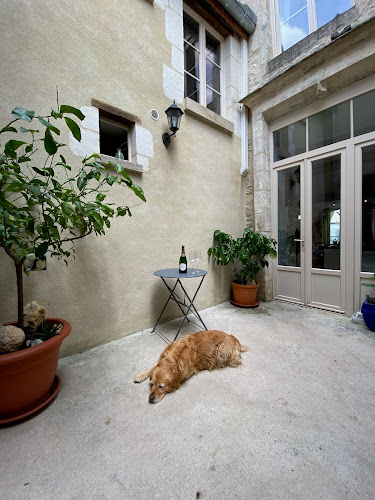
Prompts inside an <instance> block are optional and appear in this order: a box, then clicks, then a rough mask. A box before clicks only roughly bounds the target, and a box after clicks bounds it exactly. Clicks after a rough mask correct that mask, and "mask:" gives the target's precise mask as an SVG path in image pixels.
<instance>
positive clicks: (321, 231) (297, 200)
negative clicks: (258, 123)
mask: <svg viewBox="0 0 375 500" xmlns="http://www.w3.org/2000/svg"><path fill="white" fill-rule="evenodd" d="M353 176H354V174H353ZM348 180H349V182H352V183H353V181H354V179H348V178H347V168H346V149H345V148H344V149H336V150H334V151H330V152H329V153H326V154H324V155H319V156H312V157H310V158H307V159H303V160H302V161H300V162H295V163H291V164H287V165H284V166H282V167H280V168H278V169H277V170H275V171H274V178H273V183H274V193H275V194H276V198H277V234H276V238H277V241H278V264H277V270H276V280H275V282H276V288H277V290H276V297H278V298H281V299H285V300H290V301H293V302H297V303H301V304H305V305H310V306H315V307H319V308H324V309H329V310H333V311H337V312H341V313H345V312H347V309H348V307H349V308H350V304H352V303H353V287H351V288H350V289H349V288H348V287H347V286H346V280H347V278H348V276H347V274H348V272H349V273H351V274H352V271H351V270H352V267H353V265H352V264H351V263H350V260H349V259H348V255H349V253H351V254H352V255H353V252H354V247H353V248H352V245H353V240H354V228H353V225H352V227H351V229H348V221H349V220H351V215H350V207H348V203H347V190H348ZM352 212H353V207H352ZM351 232H353V234H351ZM352 261H353V258H352ZM348 267H349V269H348Z"/></svg>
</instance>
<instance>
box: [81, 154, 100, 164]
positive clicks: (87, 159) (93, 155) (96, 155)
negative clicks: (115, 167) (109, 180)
mask: <svg viewBox="0 0 375 500" xmlns="http://www.w3.org/2000/svg"><path fill="white" fill-rule="evenodd" d="M91 158H98V159H99V160H100V161H101V160H102V158H101V156H100V155H98V153H93V154H92V155H91V156H89V157H88V158H85V162H87V161H89V160H91Z"/></svg>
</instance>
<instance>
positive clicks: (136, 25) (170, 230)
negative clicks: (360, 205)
mask: <svg viewBox="0 0 375 500" xmlns="http://www.w3.org/2000/svg"><path fill="white" fill-rule="evenodd" d="M168 9H169V10H168ZM167 13H168V16H169V17H168V16H167ZM181 13H182V1H180V0H170V1H169V2H168V1H167V0H163V1H161V0H158V1H155V2H154V3H153V2H149V1H146V0H124V1H121V2H119V1H116V0H108V1H106V2H102V1H100V0H96V1H92V0H90V1H89V0H83V1H81V2H76V1H73V0H61V1H60V2H57V3H55V2H54V3H50V2H44V1H42V0H34V1H32V2H31V1H29V0H19V1H18V2H14V1H13V0H4V1H3V2H2V16H1V20H0V23H1V32H2V43H1V46H0V50H1V54H0V60H1V61H2V62H1V74H2V78H1V81H0V118H1V123H6V122H7V120H8V117H9V116H10V112H11V110H12V109H13V108H14V107H15V106H18V105H19V106H23V107H26V108H28V109H33V110H36V111H37V112H39V113H41V114H44V113H48V112H49V110H50V108H51V107H53V106H55V102H56V86H58V88H59V99H60V104H62V103H66V104H70V105H72V106H76V107H79V108H81V107H85V106H86V107H90V106H91V99H92V98H94V99H98V100H99V101H103V102H105V103H108V104H110V105H112V106H115V107H117V108H120V109H122V110H124V111H126V112H128V113H132V114H134V115H136V116H138V117H139V118H140V119H141V122H142V123H141V126H142V127H143V128H144V129H145V130H146V131H148V132H147V133H148V134H149V135H148V137H149V138H151V142H152V143H151V146H152V149H148V151H151V152H150V153H149V154H150V156H149V157H148V158H147V160H148V161H147V168H148V170H147V171H145V172H143V173H132V174H131V175H132V178H133V179H134V181H135V182H137V183H138V184H140V185H141V186H142V188H143V190H144V193H145V196H146V198H147V203H145V204H144V203H140V204H138V199H137V198H136V197H135V196H132V195H131V193H130V194H127V201H128V203H129V204H130V205H131V206H132V205H136V206H134V208H133V209H132V212H133V217H132V218H118V219H115V220H114V221H113V223H112V227H111V229H110V230H108V232H107V234H106V236H104V237H95V236H88V237H87V238H85V239H84V240H81V241H78V242H77V244H76V259H75V260H74V259H71V260H70V262H69V266H68V267H66V266H65V264H64V263H63V262H62V261H57V260H53V259H48V269H47V271H46V272H39V273H36V272H35V273H31V275H30V277H25V303H27V302H29V301H31V300H37V301H38V302H39V303H40V304H42V305H44V306H45V307H46V310H47V315H48V316H57V317H62V318H65V319H67V320H68V321H70V322H71V324H72V327H73V329H72V333H71V335H70V337H69V338H68V339H67V340H66V341H65V343H64V345H63V347H62V351H61V352H62V354H63V355H67V354H70V353H74V352H78V351H81V350H85V349H88V348H90V347H92V346H95V345H98V344H101V343H105V342H108V341H110V340H113V339H117V338H120V337H122V336H125V335H128V334H131V333H133V332H136V331H139V330H143V329H147V328H150V327H151V326H153V324H154V323H155V321H156V319H157V316H158V313H159V311H160V309H161V306H162V305H163V303H164V301H165V300H166V297H167V295H166V289H165V287H164V285H163V284H162V282H161V280H159V279H158V278H156V277H154V276H153V271H154V270H156V269H160V268H167V267H175V266H177V264H178V258H179V254H180V250H181V245H185V247H186V250H187V251H189V250H190V249H201V250H202V254H203V261H202V263H201V267H203V268H205V269H207V270H208V271H209V273H208V276H207V278H206V280H205V282H204V284H203V286H202V288H201V291H200V293H199V296H198V299H197V306H198V307H199V309H204V308H207V307H209V306H212V305H214V304H217V303H220V302H223V301H225V300H227V299H228V298H229V291H230V285H229V283H230V274H229V272H228V270H226V269H221V268H220V269H219V268H217V267H215V266H213V265H212V263H209V262H208V261H207V256H206V252H207V249H208V247H209V246H210V245H211V244H212V235H213V231H214V230H215V229H217V228H220V229H222V230H224V231H228V232H230V233H231V234H233V235H234V236H239V235H240V234H241V233H242V230H243V227H244V224H245V211H244V206H245V201H244V200H245V198H244V190H245V182H244V180H243V179H242V178H241V176H240V138H239V136H238V135H236V133H234V134H233V133H228V131H224V130H220V129H218V128H217V127H213V126H211V125H210V124H208V123H207V122H203V121H201V120H199V119H197V117H196V116H193V115H191V114H190V115H189V114H187V113H186V114H185V115H184V116H183V118H182V123H181V129H180V131H179V132H178V133H177V136H176V137H175V138H174V139H172V144H171V145H170V147H169V148H168V149H166V148H165V146H164V145H163V143H162V140H161V135H162V133H163V132H166V131H167V121H166V117H165V114H164V110H165V109H167V108H168V106H169V105H170V104H171V98H172V96H171V95H169V94H170V93H171V92H173V90H174V88H175V91H176V100H177V102H178V101H179V100H180V101H181V82H183V76H182V73H181V71H180V73H179V71H178V70H176V68H178V67H179V65H180V64H181V53H182V50H181V49H182V40H181V45H180V46H179V47H178V46H177V47H176V46H175V45H174V40H178V39H179V36H180V33H182V31H181V28H182V24H181V25H180V24H179V23H180V21H181V19H182V17H181ZM168 19H169V21H168ZM170 19H176V23H174V24H173V23H172V24H171V22H170ZM166 23H169V24H168V26H167V25H166ZM173 30H175V31H173ZM171 31H172V32H171ZM176 61H177V62H176ZM166 75H167V76H168V75H170V76H171V78H170V80H168V78H167V76H166ZM182 97H183V96H182ZM179 104H180V105H183V101H182V102H179ZM153 108H154V109H156V110H157V111H158V112H159V114H160V119H159V120H157V121H154V120H152V118H151V116H150V110H151V109H153ZM67 151H68V150H67ZM64 155H66V157H67V158H68V159H69V160H70V161H74V162H76V163H77V164H79V162H80V160H81V158H80V157H79V156H75V155H73V153H68V152H64ZM174 315H176V310H171V311H170V314H169V315H167V316H166V317H165V318H166V319H167V318H168V317H172V316H174ZM15 318H16V279H15V272H14V264H13V262H12V261H11V260H10V259H9V257H7V256H6V255H5V253H4V252H3V251H1V252H0V322H6V321H11V320H14V319H15ZM207 326H208V327H212V328H220V325H218V324H215V325H207Z"/></svg>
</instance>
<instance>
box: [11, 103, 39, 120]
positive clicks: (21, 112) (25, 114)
mask: <svg viewBox="0 0 375 500" xmlns="http://www.w3.org/2000/svg"><path fill="white" fill-rule="evenodd" d="M12 115H13V116H14V118H16V119H17V120H25V122H29V123H30V122H31V120H32V119H33V118H34V115H35V111H28V110H27V109H25V108H21V106H17V107H16V108H14V110H13V111H12Z"/></svg>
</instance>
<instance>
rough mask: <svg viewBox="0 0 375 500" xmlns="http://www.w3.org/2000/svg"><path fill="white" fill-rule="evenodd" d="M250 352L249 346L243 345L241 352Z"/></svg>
mask: <svg viewBox="0 0 375 500" xmlns="http://www.w3.org/2000/svg"><path fill="white" fill-rule="evenodd" d="M248 350H249V349H248V348H247V346H245V345H242V344H241V352H247V351H248Z"/></svg>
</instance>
